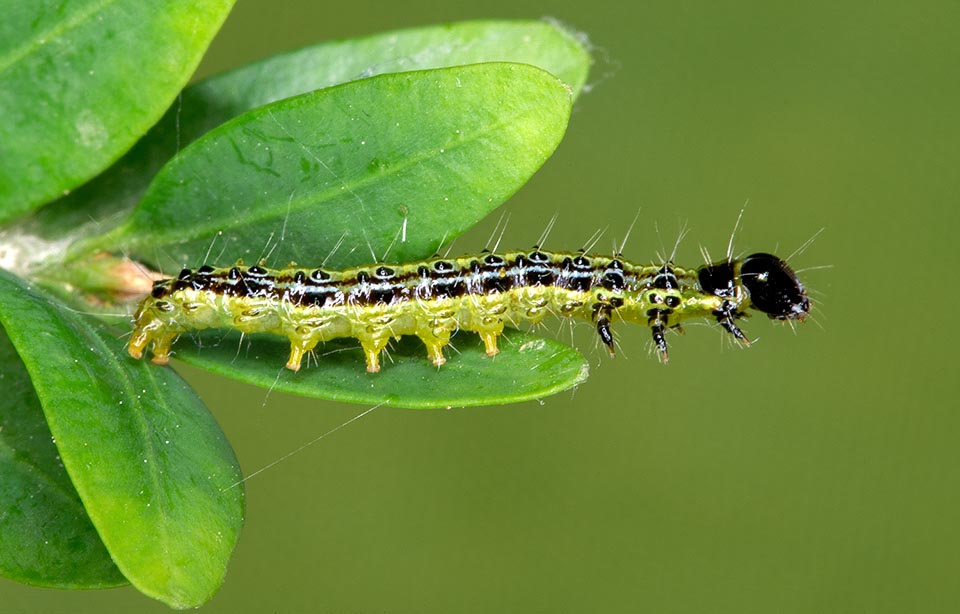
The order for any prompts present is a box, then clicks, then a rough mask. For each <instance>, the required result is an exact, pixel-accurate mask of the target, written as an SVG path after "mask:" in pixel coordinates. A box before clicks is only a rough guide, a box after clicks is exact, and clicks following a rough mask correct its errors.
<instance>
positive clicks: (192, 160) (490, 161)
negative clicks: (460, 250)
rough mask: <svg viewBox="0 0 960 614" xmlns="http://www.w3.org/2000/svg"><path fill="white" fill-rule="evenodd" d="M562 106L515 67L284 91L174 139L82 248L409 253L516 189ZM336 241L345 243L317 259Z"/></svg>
mask: <svg viewBox="0 0 960 614" xmlns="http://www.w3.org/2000/svg"><path fill="white" fill-rule="evenodd" d="M569 114H570V90H569V89H568V88H567V87H566V86H565V85H564V84H563V83H562V82H561V81H560V80H559V79H557V78H556V77H554V76H553V75H551V74H549V73H547V72H545V71H543V70H541V69H539V68H535V67H533V66H529V65H525V64H504V63H491V64H474V65H469V66H456V67H452V68H442V69H436V70H426V71H415V72H408V73H399V74H385V75H380V76H376V77H372V78H369V79H363V80H360V81H353V82H351V83H347V84H345V85H340V86H337V87H333V88H328V89H324V90H319V91H316V92H311V93H308V94H304V95H301V96H297V97H294V98H289V99H286V100H282V101H280V102H276V103H273V104H270V105H267V106H264V107H260V108H258V109H255V110H253V111H250V112H248V113H245V114H243V115H241V116H240V117H238V118H236V119H234V120H232V121H230V122H228V123H227V124H225V125H223V126H221V127H219V128H216V129H214V130H213V131H211V132H209V133H208V134H207V135H206V136H204V137H203V138H201V139H199V140H197V141H196V142H194V143H193V144H192V145H191V146H189V147H187V148H186V149H185V150H184V151H183V152H181V154H180V155H179V156H177V157H176V158H174V159H173V160H171V161H170V162H169V163H168V164H167V165H166V166H165V167H164V168H163V170H161V172H160V173H159V175H158V176H157V177H156V179H155V180H154V182H153V183H152V184H151V186H150V189H149V190H148V192H147V194H146V196H145V197H144V199H143V201H142V202H141V203H140V205H139V206H138V207H137V208H136V210H135V211H134V213H133V215H132V216H131V218H130V219H129V221H128V222H127V223H126V224H124V225H123V226H121V227H120V228H118V229H117V231H115V232H113V233H111V234H110V235H108V236H107V237H106V238H102V239H101V240H100V241H99V243H98V245H97V246H98V247H102V248H106V249H108V250H109V251H121V250H122V251H124V252H125V253H130V254H134V255H136V256H138V257H139V258H140V259H141V260H144V261H147V262H151V263H154V264H155V265H157V266H160V267H161V268H163V269H165V270H175V269H177V268H179V267H180V266H182V265H183V264H186V263H192V264H198V263H200V262H204V261H207V260H222V261H224V262H232V261H233V260H235V259H236V258H238V257H240V256H243V257H246V258H247V259H249V260H258V259H259V258H260V257H261V256H262V255H265V254H267V253H268V252H269V253H271V258H270V259H271V261H272V262H274V263H282V264H285V263H287V262H289V261H297V262H301V263H304V264H311V263H319V262H320V261H323V260H325V259H326V260H327V264H328V266H333V267H342V266H349V265H352V264H358V263H361V262H364V261H369V260H371V259H372V256H371V254H370V253H369V251H368V250H366V249H364V250H362V251H361V250H357V249H356V248H357V247H358V246H364V247H366V246H367V245H369V246H372V248H373V249H374V250H376V251H377V255H378V257H379V256H382V255H383V251H384V246H387V245H393V249H392V250H391V252H390V258H391V259H395V260H400V261H402V260H406V259H413V258H417V257H422V256H424V255H429V254H431V253H433V252H434V251H435V250H437V249H438V247H439V246H440V240H439V239H438V238H442V237H447V238H448V239H449V238H452V237H455V236H457V235H458V234H460V233H461V232H463V231H464V230H465V229H467V228H469V227H470V226H471V225H473V224H474V223H476V222H477V221H478V220H479V219H481V218H482V217H483V216H485V215H486V214H487V213H488V212H490V211H491V210H492V209H494V208H496V207H497V206H499V205H500V203H502V202H503V201H504V200H505V199H506V198H507V197H509V196H510V195H511V194H513V193H514V192H515V191H516V190H518V189H519V188H520V187H521V186H522V185H523V184H524V183H525V182H526V181H527V180H528V179H529V178H530V176H531V175H532V174H533V173H534V172H535V171H536V170H537V169H538V168H540V166H541V165H542V164H543V163H544V161H545V160H546V159H547V157H549V155H550V154H551V153H552V152H553V150H554V148H556V146H557V144H558V143H559V142H560V139H561V137H562V136H563V133H564V130H565V129H566V125H567V121H568V119H569ZM270 237H272V239H273V241H272V243H271V244H270V245H268V244H267V243H268V240H267V238H270ZM340 239H345V240H346V245H347V246H348V249H342V250H340V251H339V252H337V253H336V254H334V255H333V256H332V257H330V258H328V256H329V250H330V246H333V245H335V244H337V243H338V241H339V240H340ZM211 254H212V255H211Z"/></svg>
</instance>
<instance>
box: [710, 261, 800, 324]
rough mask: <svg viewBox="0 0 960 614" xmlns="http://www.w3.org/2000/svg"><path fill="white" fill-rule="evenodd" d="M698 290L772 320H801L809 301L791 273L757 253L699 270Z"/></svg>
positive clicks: (782, 263)
mask: <svg viewBox="0 0 960 614" xmlns="http://www.w3.org/2000/svg"><path fill="white" fill-rule="evenodd" d="M698 279H699V281H700V287H701V288H702V289H703V290H704V291H706V292H710V293H711V294H714V295H716V296H719V297H722V298H725V299H729V300H731V301H732V302H733V303H734V304H736V305H743V306H748V307H751V308H753V309H756V310H757V311H761V312H763V313H765V314H767V316H769V317H770V319H772V320H802V319H803V318H804V317H806V315H807V313H809V312H810V299H809V298H808V297H807V293H806V291H805V290H804V288H803V284H801V283H800V280H799V279H798V278H797V275H796V273H794V272H793V269H791V268H790V266H789V265H787V263H786V262H784V261H783V260H781V259H780V258H777V257H776V256H774V255H773V254H766V253H763V252H759V253H756V254H750V255H749V256H747V257H746V258H744V259H743V260H741V261H739V262H738V261H725V262H721V263H718V264H712V265H708V266H704V267H701V268H700V270H699V271H698Z"/></svg>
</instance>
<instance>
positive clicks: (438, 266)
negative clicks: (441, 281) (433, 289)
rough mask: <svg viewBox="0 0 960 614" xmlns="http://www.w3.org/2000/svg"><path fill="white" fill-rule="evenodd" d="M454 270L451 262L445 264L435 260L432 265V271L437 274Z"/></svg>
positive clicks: (444, 261) (442, 261) (443, 261)
mask: <svg viewBox="0 0 960 614" xmlns="http://www.w3.org/2000/svg"><path fill="white" fill-rule="evenodd" d="M455 268H456V267H454V266H453V263H452V262H447V261H446V260H437V261H436V262H434V263H433V270H434V271H436V272H437V273H450V272H452V271H453V270H454V269H455Z"/></svg>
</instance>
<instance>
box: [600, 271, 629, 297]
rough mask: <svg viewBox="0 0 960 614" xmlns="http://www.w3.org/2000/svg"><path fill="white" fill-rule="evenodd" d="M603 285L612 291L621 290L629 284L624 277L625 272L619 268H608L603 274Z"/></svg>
mask: <svg viewBox="0 0 960 614" xmlns="http://www.w3.org/2000/svg"><path fill="white" fill-rule="evenodd" d="M602 284H603V287H604V288H606V289H607V290H610V291H611V292H620V291H622V290H623V289H624V287H625V286H626V285H627V284H626V280H625V279H624V278H623V273H621V272H620V271H618V270H607V272H606V273H604V274H603V281H602Z"/></svg>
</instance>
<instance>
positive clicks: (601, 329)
mask: <svg viewBox="0 0 960 614" xmlns="http://www.w3.org/2000/svg"><path fill="white" fill-rule="evenodd" d="M610 313H611V310H610V307H601V308H600V309H599V310H597V334H598V335H600V341H603V344H604V345H605V346H607V350H608V351H609V352H610V356H615V355H616V352H614V349H613V331H612V330H610Z"/></svg>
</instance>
